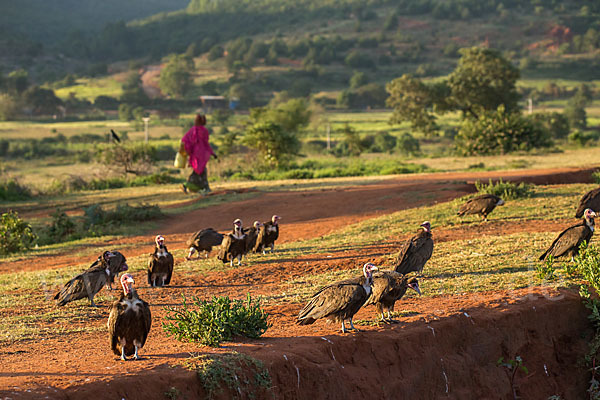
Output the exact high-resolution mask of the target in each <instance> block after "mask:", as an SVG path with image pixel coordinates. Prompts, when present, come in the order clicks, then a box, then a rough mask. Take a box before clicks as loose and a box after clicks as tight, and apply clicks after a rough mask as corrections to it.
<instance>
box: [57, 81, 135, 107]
mask: <svg viewBox="0 0 600 400" xmlns="http://www.w3.org/2000/svg"><path fill="white" fill-rule="evenodd" d="M54 93H55V94H56V96H58V97H59V98H61V99H63V100H66V99H68V98H69V97H70V96H71V94H74V95H75V97H77V98H78V99H85V100H89V101H91V102H92V103H93V102H94V100H95V99H96V97H98V96H101V95H103V96H110V97H115V98H117V99H118V98H119V97H121V95H122V94H123V87H122V83H120V82H118V81H117V80H116V79H115V78H114V77H113V76H109V77H104V78H79V79H77V82H76V84H75V85H73V86H66V87H63V88H60V89H56V90H55V91H54Z"/></svg>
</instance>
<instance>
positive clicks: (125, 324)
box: [108, 274, 152, 361]
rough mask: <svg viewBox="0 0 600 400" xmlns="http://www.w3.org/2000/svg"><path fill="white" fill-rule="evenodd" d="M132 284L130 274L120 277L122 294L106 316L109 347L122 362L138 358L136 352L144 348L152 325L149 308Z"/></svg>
mask: <svg viewBox="0 0 600 400" xmlns="http://www.w3.org/2000/svg"><path fill="white" fill-rule="evenodd" d="M133 284H134V280H133V276H131V275H130V274H123V275H122V276H121V286H122V287H123V293H122V294H121V297H120V298H119V300H117V301H115V302H114V303H113V305H112V307H111V310H110V315H109V316H108V333H109V336H108V337H109V340H110V347H111V349H112V351H113V353H115V354H116V355H117V356H121V360H123V361H125V360H127V357H128V356H131V355H133V358H134V359H135V360H137V359H138V358H139V356H138V351H139V349H141V348H142V347H144V344H145V343H146V338H147V337H148V333H149V332H150V326H151V325H152V315H151V313H150V307H149V306H148V303H146V302H145V301H144V300H142V299H140V298H139V296H138V294H137V291H136V290H135V288H134V287H133Z"/></svg>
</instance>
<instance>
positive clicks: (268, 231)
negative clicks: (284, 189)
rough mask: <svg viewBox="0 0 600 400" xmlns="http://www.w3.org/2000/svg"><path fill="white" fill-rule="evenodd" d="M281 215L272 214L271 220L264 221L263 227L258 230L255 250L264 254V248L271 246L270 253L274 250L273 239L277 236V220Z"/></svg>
mask: <svg viewBox="0 0 600 400" xmlns="http://www.w3.org/2000/svg"><path fill="white" fill-rule="evenodd" d="M280 219H281V217H280V216H279V215H273V216H272V217H271V220H270V221H268V222H265V223H264V224H263V225H264V228H263V229H262V230H261V231H260V232H259V235H258V239H257V243H256V244H257V248H256V250H255V251H256V252H257V253H260V252H261V251H262V253H263V254H265V250H266V249H267V247H270V248H271V253H272V252H273V251H274V250H275V241H276V240H277V239H278V238H279V222H278V221H279V220H280Z"/></svg>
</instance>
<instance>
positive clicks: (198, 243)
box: [186, 228, 223, 260]
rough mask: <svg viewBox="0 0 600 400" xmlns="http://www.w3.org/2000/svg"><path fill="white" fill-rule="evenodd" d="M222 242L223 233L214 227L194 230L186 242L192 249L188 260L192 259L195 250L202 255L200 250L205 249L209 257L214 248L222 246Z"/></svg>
mask: <svg viewBox="0 0 600 400" xmlns="http://www.w3.org/2000/svg"><path fill="white" fill-rule="evenodd" d="M222 242H223V235H222V234H220V233H219V232H217V231H215V230H214V229H213V228H206V229H202V230H201V231H198V232H194V233H193V234H192V236H191V237H190V238H189V239H188V241H187V243H186V246H187V247H189V249H190V250H189V253H188V255H187V257H186V260H191V259H192V255H193V254H194V253H195V252H198V256H200V251H204V255H205V257H206V258H208V253H210V252H211V250H212V248H213V247H215V246H220V245H221V243H222Z"/></svg>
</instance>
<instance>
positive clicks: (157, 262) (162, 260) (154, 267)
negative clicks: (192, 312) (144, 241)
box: [148, 235, 174, 287]
mask: <svg viewBox="0 0 600 400" xmlns="http://www.w3.org/2000/svg"><path fill="white" fill-rule="evenodd" d="M154 242H155V243H156V247H155V248H154V253H152V254H150V259H149V260H148V285H150V286H152V287H156V286H160V287H162V286H165V285H168V284H169V283H171V276H172V275H173V264H174V260H173V254H171V253H169V251H168V250H167V246H165V238H164V237H162V235H157V236H156V238H155V239H154Z"/></svg>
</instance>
